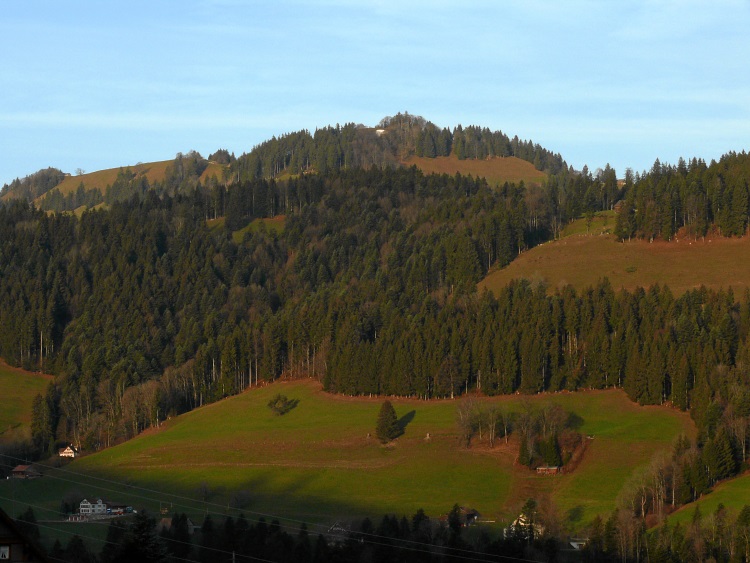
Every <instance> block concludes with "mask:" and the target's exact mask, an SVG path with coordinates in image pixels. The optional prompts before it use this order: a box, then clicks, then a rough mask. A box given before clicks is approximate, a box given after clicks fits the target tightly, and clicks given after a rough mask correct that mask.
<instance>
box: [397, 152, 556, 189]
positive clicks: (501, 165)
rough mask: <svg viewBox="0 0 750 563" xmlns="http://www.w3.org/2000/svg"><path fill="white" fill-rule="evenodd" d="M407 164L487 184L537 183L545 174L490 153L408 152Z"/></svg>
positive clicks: (510, 158)
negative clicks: (482, 156) (475, 156)
mask: <svg viewBox="0 0 750 563" xmlns="http://www.w3.org/2000/svg"><path fill="white" fill-rule="evenodd" d="M404 164H405V165H407V166H411V165H415V166H416V167H417V168H419V169H420V170H421V171H422V172H424V173H425V174H433V173H434V174H450V175H453V174H455V173H456V172H458V173H460V174H463V175H469V174H471V175H472V176H479V177H483V178H486V179H487V183H489V184H490V185H495V186H500V185H502V184H504V183H505V182H511V183H512V182H515V183H519V182H521V181H523V182H524V183H526V184H535V185H540V184H541V183H542V182H543V181H544V180H545V179H546V178H547V175H546V174H545V173H544V172H541V171H539V170H537V169H536V168H534V165H533V164H531V163H530V162H528V161H526V160H521V159H520V158H516V157H515V156H507V157H498V156H496V157H492V158H488V159H484V160H473V159H465V160H459V159H458V158H457V157H456V156H455V155H451V156H438V157H437V158H427V157H419V156H411V157H409V158H407V159H406V160H405V161H404Z"/></svg>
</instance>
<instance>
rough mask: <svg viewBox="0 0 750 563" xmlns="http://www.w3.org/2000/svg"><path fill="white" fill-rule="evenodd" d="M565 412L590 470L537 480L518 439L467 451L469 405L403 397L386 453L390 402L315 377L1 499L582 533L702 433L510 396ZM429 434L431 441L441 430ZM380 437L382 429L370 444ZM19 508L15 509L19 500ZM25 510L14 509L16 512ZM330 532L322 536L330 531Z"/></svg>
mask: <svg viewBox="0 0 750 563" xmlns="http://www.w3.org/2000/svg"><path fill="white" fill-rule="evenodd" d="M276 393H283V394H285V395H286V396H287V397H289V398H290V399H294V400H298V401H299V403H298V405H297V406H296V407H295V408H294V409H293V410H291V411H290V412H289V413H287V414H285V415H283V416H277V415H274V414H273V413H272V412H271V410H270V409H268V408H267V406H266V405H267V403H268V401H269V400H270V398H271V397H272V396H273V395H275V394H276ZM481 400H485V401H493V402H497V403H499V404H502V405H503V406H505V408H507V409H509V410H514V411H519V410H520V409H521V408H523V406H522V405H523V402H526V401H528V402H529V403H530V404H532V405H535V406H537V407H540V406H541V405H543V404H547V403H550V402H553V403H558V404H560V405H561V406H563V408H565V409H566V410H568V411H572V412H575V413H576V414H577V415H578V416H579V417H580V418H581V419H582V424H581V427H580V429H579V431H580V432H582V433H583V434H585V435H590V436H592V439H591V440H590V444H589V447H588V450H587V452H586V454H585V456H584V459H583V461H582V462H581V464H580V465H579V466H578V468H577V469H576V470H575V471H574V472H572V473H570V474H565V475H559V476H546V477H542V476H537V475H536V474H535V473H533V472H532V471H530V470H528V469H526V468H521V467H518V466H516V465H515V463H514V460H515V457H516V455H517V444H516V442H515V440H514V439H511V440H510V443H509V444H508V445H505V444H504V441H503V440H502V439H499V440H498V442H497V444H496V447H495V448H490V447H489V445H488V444H487V443H486V441H484V442H479V440H475V442H474V443H473V445H472V447H471V448H469V449H466V448H463V447H461V446H460V445H459V441H458V438H457V433H456V424H455V418H456V416H455V415H456V406H457V400H456V401H450V400H442V401H418V400H410V399H393V400H392V402H393V403H394V406H395V408H396V412H397V414H398V416H399V417H400V418H401V420H402V423H403V425H404V428H405V431H404V434H403V435H402V436H401V437H399V438H398V439H397V440H395V441H394V443H392V444H390V445H387V446H383V445H381V444H380V443H379V442H378V441H377V440H376V439H375V438H374V429H375V421H376V418H377V413H378V410H379V408H380V405H381V403H382V399H376V398H372V399H371V398H350V397H340V396H334V395H329V394H326V393H324V392H323V391H322V390H321V388H320V386H319V384H317V383H316V382H312V381H303V382H285V383H275V384H273V385H270V386H268V387H264V388H260V389H253V390H249V391H247V392H245V393H243V394H242V395H239V396H236V397H232V398H229V399H226V400H223V401H221V402H218V403H215V404H212V405H208V406H206V407H203V408H200V409H197V410H195V411H193V412H191V413H188V414H185V415H182V416H179V417H176V418H174V419H172V420H169V421H167V422H165V423H164V424H163V425H162V427H161V428H160V429H155V430H150V431H148V432H146V433H144V434H142V435H141V436H139V437H137V438H135V439H133V440H130V441H128V442H125V443H123V444H121V445H119V446H116V447H113V448H110V449H108V450H104V451H102V452H99V453H97V454H94V455H90V456H87V457H84V458H81V459H79V460H75V461H73V462H72V463H70V464H68V465H65V466H64V467H62V468H51V467H48V468H43V469H44V472H45V476H44V477H43V478H41V479H37V480H33V481H18V482H11V481H6V482H0V504H1V505H2V506H3V507H6V510H7V505H8V503H11V501H12V503H13V505H14V510H15V511H16V512H20V511H22V510H23V509H25V506H26V505H31V506H33V507H34V508H35V511H37V514H38V516H37V517H38V518H39V511H47V512H48V513H49V514H54V513H59V510H60V503H61V499H62V498H63V497H65V495H71V494H73V496H75V494H74V493H76V492H77V493H78V496H81V495H83V496H94V495H102V496H104V497H105V498H107V499H109V500H111V501H115V502H118V501H119V502H122V503H126V504H130V505H132V506H134V507H139V508H141V507H145V508H147V509H149V510H151V511H153V512H158V511H159V509H160V507H161V508H167V507H168V511H169V512H170V514H171V512H172V511H175V510H177V511H184V512H187V513H188V514H189V515H190V516H191V517H192V518H193V519H195V520H197V521H200V520H201V519H202V515H204V514H205V513H206V512H211V513H218V514H233V515H235V516H236V515H237V514H238V513H239V512H243V513H244V514H245V515H246V516H247V517H248V518H251V519H255V518H257V517H259V516H260V515H266V517H267V518H273V517H276V518H280V519H281V520H282V523H284V522H286V523H288V524H289V526H293V527H297V528H298V527H299V524H300V522H307V523H308V524H310V525H312V526H316V525H319V526H324V525H328V524H330V523H331V522H333V521H335V520H345V519H353V518H359V517H364V516H369V517H370V518H372V519H377V518H379V517H380V516H381V515H382V514H385V513H395V514H398V515H402V514H403V515H407V516H410V515H412V514H414V513H415V512H416V511H417V510H418V509H419V508H423V509H424V510H425V511H426V512H427V514H428V515H430V516H432V517H438V516H440V515H441V514H445V513H446V512H448V511H449V510H450V508H451V507H452V506H453V505H454V504H455V503H458V504H459V505H462V506H468V507H473V508H476V509H477V510H479V512H480V513H481V514H482V515H483V517H484V518H485V519H488V520H495V521H496V522H498V525H500V524H501V523H504V522H508V521H510V520H511V519H512V518H514V517H515V516H516V515H517V511H518V509H519V507H520V506H521V505H522V504H523V502H524V501H525V500H526V498H528V497H535V498H539V499H542V502H551V503H553V504H554V505H555V506H556V508H557V510H558V512H559V513H560V514H561V515H562V516H563V517H566V518H567V520H568V525H569V527H570V528H571V529H577V528H579V527H581V526H584V525H585V524H587V523H588V522H589V521H590V520H591V518H593V516H594V515H596V514H599V513H606V512H609V511H610V510H612V509H613V508H614V507H615V501H616V498H617V495H618V494H619V492H620V489H621V488H622V486H623V484H624V483H625V481H626V480H627V479H628V477H629V476H630V475H631V474H632V473H633V471H634V470H636V469H637V468H639V467H642V466H644V465H647V464H648V463H649V462H650V461H651V459H652V457H653V456H654V455H655V454H656V453H657V452H659V451H660V450H662V449H665V448H669V447H670V445H671V443H672V441H673V440H674V438H675V436H677V435H679V434H680V433H688V434H690V433H692V432H693V429H692V428H693V427H692V425H691V423H690V421H689V419H688V417H687V416H685V415H684V414H683V413H679V412H676V411H673V410H670V409H666V408H653V407H651V408H645V407H639V406H637V405H635V404H633V403H631V402H630V401H629V400H628V399H627V397H626V396H625V394H624V393H623V392H622V391H605V392H582V393H559V394H551V395H542V396H534V397H520V396H512V397H500V398H494V399H481ZM428 433H429V439H427V434H428ZM368 434H371V436H370V437H368ZM9 499H11V500H9ZM11 512H13V511H12V510H11ZM319 529H320V528H319Z"/></svg>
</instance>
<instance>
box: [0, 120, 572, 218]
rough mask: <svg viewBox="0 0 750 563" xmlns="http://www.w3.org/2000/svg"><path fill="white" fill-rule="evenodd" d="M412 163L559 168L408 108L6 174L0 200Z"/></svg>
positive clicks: (439, 167) (506, 178)
mask: <svg viewBox="0 0 750 563" xmlns="http://www.w3.org/2000/svg"><path fill="white" fill-rule="evenodd" d="M410 165H416V166H417V167H418V168H420V169H421V170H423V171H425V172H426V173H432V172H438V173H450V174H455V173H460V174H464V175H472V176H477V177H483V178H486V179H487V181H488V182H490V183H492V184H494V185H502V184H503V183H505V182H520V181H525V182H527V183H529V184H530V185H536V186H539V185H540V184H541V182H543V181H544V180H545V179H546V178H547V175H548V174H550V173H555V172H559V171H561V170H566V169H567V165H566V164H565V162H564V161H563V160H562V157H561V156H560V155H559V154H554V153H552V152H551V151H549V150H547V149H544V148H542V147H541V146H539V145H538V144H535V143H533V142H532V141H522V140H519V139H518V137H514V138H512V139H511V138H510V137H508V136H507V135H505V134H504V133H502V132H501V131H494V132H493V131H490V130H489V129H487V128H481V127H476V126H470V127H466V128H463V127H462V126H461V125H458V126H456V127H454V128H453V130H450V129H448V128H442V129H440V128H438V127H437V126H436V125H434V124H433V123H431V122H429V121H427V120H425V119H424V118H422V117H419V116H415V115H410V114H408V113H404V114H400V113H399V114H397V115H395V116H393V117H386V118H384V119H383V120H381V122H380V123H379V124H378V125H377V126H376V127H366V126H364V125H355V124H353V123H350V124H346V125H344V126H343V127H342V126H339V125H336V126H335V127H332V126H328V127H324V128H321V129H317V130H316V131H315V133H314V134H311V133H310V132H308V131H306V130H303V131H298V132H294V133H287V134H284V135H281V136H279V137H273V138H272V139H270V140H268V141H265V142H263V143H260V144H259V145H257V146H255V147H254V148H253V149H252V150H251V151H250V152H248V153H245V154H242V155H241V156H239V157H237V158H235V157H234V155H233V154H232V155H230V154H229V153H228V152H227V151H225V150H221V149H220V150H219V151H217V152H216V153H214V154H213V155H209V157H208V158H207V159H206V158H204V157H203V156H201V155H200V154H198V153H195V152H190V153H187V154H186V155H182V154H178V155H177V157H176V158H175V159H174V160H173V161H159V162H151V163H145V164H143V163H139V164H137V165H134V166H123V167H118V168H111V169H108V170H100V171H96V172H90V173H81V174H78V175H75V176H72V175H70V174H65V173H63V172H62V171H60V170H56V169H47V170H40V171H39V172H37V173H35V174H32V175H30V176H28V177H26V178H24V179H22V180H14V181H13V182H12V183H11V184H9V185H6V186H4V187H3V189H2V191H0V200H2V201H10V200H11V199H26V200H28V201H34V203H35V205H37V206H38V207H40V208H42V209H45V210H49V211H74V210H78V211H81V210H83V209H87V208H92V207H96V206H101V204H102V203H104V204H106V205H110V204H111V203H112V202H114V201H122V200H124V199H127V198H129V197H131V196H132V195H134V194H138V195H142V194H143V193H145V192H146V191H148V190H155V191H156V192H157V193H163V192H169V193H175V192H177V191H186V190H191V189H195V187H196V186H198V185H202V186H204V187H205V186H208V185H209V184H210V183H211V182H212V181H213V179H214V178H215V179H216V181H217V182H218V183H225V182H227V181H228V179H230V178H231V179H232V180H233V181H234V182H248V181H253V180H257V179H278V180H280V181H284V180H289V179H291V178H295V177H298V176H299V175H300V174H310V173H328V172H331V171H335V170H342V169H347V168H351V167H365V168H367V167H371V166H386V167H393V166H410Z"/></svg>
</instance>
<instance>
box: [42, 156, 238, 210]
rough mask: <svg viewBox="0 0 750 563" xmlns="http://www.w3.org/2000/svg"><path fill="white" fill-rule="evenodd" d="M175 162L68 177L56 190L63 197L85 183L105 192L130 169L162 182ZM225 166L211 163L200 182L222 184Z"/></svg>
mask: <svg viewBox="0 0 750 563" xmlns="http://www.w3.org/2000/svg"><path fill="white" fill-rule="evenodd" d="M173 163H174V160H162V161H159V162H148V163H145V164H136V165H134V166H123V167H119V166H118V167H117V168H108V169H107V170H98V171H97V172H89V173H88V174H81V175H80V176H68V177H67V178H65V179H64V180H63V181H62V182H60V183H59V184H58V185H57V186H56V188H55V189H57V190H59V191H60V193H62V194H63V195H67V194H69V193H71V192H75V191H76V190H77V189H78V186H79V185H81V182H83V186H84V188H86V190H93V189H99V190H101V191H102V193H103V192H104V190H105V189H106V188H107V186H111V185H112V184H113V183H114V181H115V180H116V179H117V174H118V173H119V172H120V170H121V169H127V168H130V169H131V170H132V171H133V172H134V173H135V174H136V175H137V176H145V177H146V178H147V179H148V181H149V183H153V182H162V181H163V180H164V178H165V176H166V172H167V167H168V166H171V165H172V164H173ZM223 173H224V166H222V165H221V164H218V163H216V162H209V164H208V166H207V167H206V169H205V170H204V171H203V174H201V177H200V181H201V182H205V181H206V180H208V179H209V178H211V177H212V176H216V179H217V180H219V181H220V182H221V181H222V180H223ZM45 195H46V194H44V195H42V196H40V197H39V198H37V202H39V201H41V200H42V199H44V197H45Z"/></svg>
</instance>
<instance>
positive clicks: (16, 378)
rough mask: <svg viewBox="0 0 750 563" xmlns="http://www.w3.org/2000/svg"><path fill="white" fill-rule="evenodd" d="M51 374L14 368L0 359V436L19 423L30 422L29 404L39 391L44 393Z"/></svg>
mask: <svg viewBox="0 0 750 563" xmlns="http://www.w3.org/2000/svg"><path fill="white" fill-rule="evenodd" d="M51 380H52V376H51V375H44V374H39V373H32V372H28V371H25V370H22V369H19V368H14V367H11V366H9V365H8V364H6V363H5V362H3V361H1V360H0V389H2V390H3V393H2V400H0V436H2V434H3V433H4V432H6V431H7V430H9V429H11V428H15V427H17V426H19V425H23V426H28V425H29V424H31V404H32V403H33V401H34V397H36V396H37V395H38V394H39V393H42V394H44V392H45V390H46V389H47V384H48V383H49V382H50V381H51Z"/></svg>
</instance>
